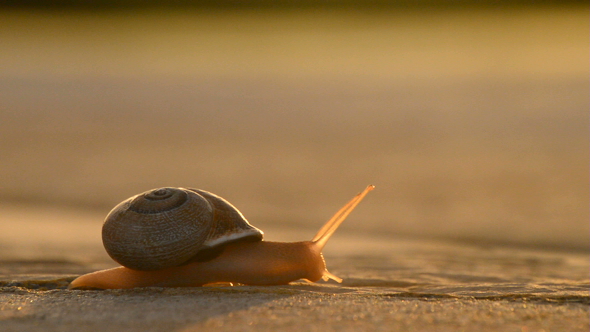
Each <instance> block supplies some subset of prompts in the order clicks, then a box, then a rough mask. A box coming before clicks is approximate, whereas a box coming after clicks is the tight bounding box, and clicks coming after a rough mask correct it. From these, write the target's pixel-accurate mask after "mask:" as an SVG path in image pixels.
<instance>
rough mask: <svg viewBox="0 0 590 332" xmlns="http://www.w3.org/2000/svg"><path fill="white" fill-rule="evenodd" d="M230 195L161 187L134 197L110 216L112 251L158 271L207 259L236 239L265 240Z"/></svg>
mask: <svg viewBox="0 0 590 332" xmlns="http://www.w3.org/2000/svg"><path fill="white" fill-rule="evenodd" d="M262 236H263V232H262V231H261V230H259V229H257V228H256V227H254V226H252V225H250V224H249V223H248V221H247V220H246V219H245V218H244V216H243V215H242V214H241V213H240V211H238V210H237V209H236V208H235V207H234V206H233V205H231V204H230V203H229V202H228V201H226V200H225V199H223V198H221V197H219V196H216V195H214V194H212V193H209V192H207V191H204V190H199V189H185V188H158V189H153V190H149V191H146V192H144V193H142V194H139V195H136V196H133V197H131V198H129V199H127V200H125V201H123V202H121V203H119V204H118V205H117V206H115V207H114V208H113V209H112V210H111V212H109V214H108V215H107V217H106V219H105V222H104V224H103V228H102V239H103V244H104V247H105V249H106V251H107V253H108V254H109V255H110V256H111V258H113V259H114V260H115V261H117V262H118V263H119V264H121V265H123V266H126V267H128V268H131V269H135V270H158V269H164V268H168V267H173V266H178V265H182V264H185V263H187V262H190V261H193V260H206V259H210V258H211V257H213V256H214V255H215V254H216V253H219V252H220V251H221V248H222V247H223V246H224V245H226V244H228V243H231V242H234V241H261V240H262Z"/></svg>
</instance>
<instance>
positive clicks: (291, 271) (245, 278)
mask: <svg viewBox="0 0 590 332" xmlns="http://www.w3.org/2000/svg"><path fill="white" fill-rule="evenodd" d="M374 188H375V187H374V186H372V185H370V186H367V188H366V189H365V190H364V191H362V192H361V193H359V194H357V195H356V196H355V197H354V198H353V199H352V200H351V201H349V202H348V203H347V204H345V205H344V206H343V207H342V208H341V209H340V210H339V211H338V212H336V214H335V215H334V216H332V218H330V219H329V220H328V221H327V222H326V224H324V225H323V226H322V227H321V228H320V230H319V231H318V233H317V234H316V235H315V236H314V237H313V238H312V240H311V241H303V242H271V241H263V232H262V231H261V230H259V229H258V228H256V227H254V226H252V225H250V224H249V223H248V221H247V220H246V219H245V218H244V216H243V215H242V214H241V213H240V211H238V210H237V209H236V208H235V207H234V206H233V205H231V204H230V203H229V202H228V201H226V200H225V199H223V198H221V197H219V196H217V195H214V194H212V193H209V192H207V191H204V190H198V189H185V188H159V189H154V190H150V191H147V192H145V193H142V194H139V195H136V196H133V197H131V198H129V199H127V200H125V201H123V202H121V203H120V204H118V205H117V206H115V207H114V208H113V210H111V212H109V214H108V215H107V217H106V219H105V222H104V224H103V229H102V236H103V244H104V246H105V249H106V251H107V253H108V254H109V255H110V256H111V258H113V259H114V260H115V261H117V262H118V263H120V264H121V265H123V266H121V267H116V268H112V269H108V270H102V271H97V272H93V273H89V274H85V275H82V276H80V277H78V278H76V279H75V280H74V281H72V283H71V284H70V286H69V288H70V289H113V288H135V287H195V286H203V285H208V284H216V283H225V284H233V283H236V284H244V285H285V284H288V283H290V282H292V281H295V280H300V279H303V280H306V281H308V282H316V281H319V280H320V279H323V280H325V281H328V280H329V279H332V280H335V281H337V282H342V279H340V278H339V277H337V276H335V275H333V274H332V273H330V272H328V270H327V269H326V263H325V261H324V258H323V256H322V249H323V248H324V246H325V245H326V242H327V241H328V239H329V238H330V236H332V234H333V233H334V232H335V231H336V229H337V228H338V226H340V224H341V223H342V222H343V221H344V219H346V217H347V216H348V215H349V214H350V213H351V212H352V210H353V209H354V208H355V207H356V206H357V204H358V203H359V202H360V201H361V200H362V199H363V198H364V197H365V195H367V193H368V192H369V191H371V190H373V189H374Z"/></svg>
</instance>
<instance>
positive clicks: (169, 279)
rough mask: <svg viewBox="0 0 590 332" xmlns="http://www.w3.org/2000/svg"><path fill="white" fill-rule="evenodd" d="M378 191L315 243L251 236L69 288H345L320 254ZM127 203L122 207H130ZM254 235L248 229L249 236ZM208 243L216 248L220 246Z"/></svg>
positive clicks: (343, 212) (105, 273)
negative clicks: (300, 283) (327, 284)
mask: <svg viewBox="0 0 590 332" xmlns="http://www.w3.org/2000/svg"><path fill="white" fill-rule="evenodd" d="M373 188H374V186H368V187H367V188H366V189H365V190H364V191H363V192H361V193H359V194H358V195H357V196H355V197H354V198H353V199H352V200H351V201H350V202H349V203H347V204H346V205H345V206H344V207H342V208H341V209H340V210H339V211H338V212H337V213H336V214H335V215H334V216H333V217H332V218H331V219H330V220H328V222H327V223H326V224H325V225H324V226H323V227H322V228H321V229H320V230H319V232H318V233H317V234H316V236H315V237H314V238H313V239H312V240H311V241H304V242H270V241H262V240H261V237H260V241H257V240H256V239H254V240H253V239H252V237H251V236H250V235H249V236H246V238H247V240H245V241H240V240H239V239H238V240H236V239H235V238H233V237H232V236H230V241H228V243H227V244H224V245H223V246H222V248H221V249H219V250H213V252H215V253H214V257H213V258H211V257H206V258H205V259H203V260H201V259H196V260H195V259H194V258H192V259H189V260H188V262H186V263H183V264H181V265H175V266H167V267H163V268H159V269H149V270H139V269H137V268H134V269H132V268H129V267H124V266H122V267H117V268H113V269H108V270H102V271H97V272H93V273H89V274H86V275H83V276H80V277H78V278H77V279H75V280H74V281H73V282H72V283H71V284H70V286H69V288H70V289H112V288H135V287H191V286H203V285H206V284H212V283H240V284H245V285H284V284H288V283H289V282H291V281H295V280H299V279H305V280H307V281H310V282H315V281H318V280H320V279H324V280H328V279H333V280H336V281H338V282H341V281H342V279H340V278H338V277H336V276H334V275H333V274H331V273H330V272H328V270H327V269H326V264H325V262H324V258H323V256H322V253H321V251H322V249H323V247H324V246H325V244H326V242H327V241H328V239H329V238H330V236H331V235H332V234H333V233H334V231H335V230H336V229H337V228H338V226H339V225H340V224H341V223H342V222H343V221H344V219H346V217H347V216H348V214H350V212H352V210H353V209H354V208H355V207H356V205H357V204H358V203H359V202H360V201H361V200H362V199H363V198H364V196H365V195H366V194H367V193H368V192H369V191H371V190H372V189H373ZM192 191H194V190H192ZM152 192H153V191H152ZM205 193H206V192H205ZM207 194H209V193H207ZM138 196H139V195H138ZM213 196H214V195H213ZM134 197H137V196H134ZM134 197H132V198H134ZM215 197H217V196H215ZM124 203H125V202H123V203H121V204H123V205H125V204H124ZM121 204H120V205H121ZM227 204H229V203H227ZM120 205H119V206H120ZM230 206H231V205H230ZM232 207H233V206H232ZM236 211H237V210H236ZM238 213H239V212H238ZM240 216H241V214H240ZM107 218H108V217H107ZM244 220H245V219H244ZM240 228H244V227H240ZM249 232H250V230H249V229H248V230H247V233H249ZM209 233H210V234H211V233H215V232H214V231H209ZM103 234H104V232H103ZM205 242H207V241H205ZM209 242H210V243H211V242H213V243H215V244H217V242H219V241H218V240H213V241H209ZM109 254H110V252H109ZM111 256H112V255H111Z"/></svg>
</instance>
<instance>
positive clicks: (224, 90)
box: [0, 0, 590, 250]
mask: <svg viewBox="0 0 590 332" xmlns="http://www.w3.org/2000/svg"><path fill="white" fill-rule="evenodd" d="M588 9H589V5H588V3H587V1H565V2H564V1H555V2H552V1H544V2H538V1H530V2H527V1H516V2H514V1H510V2H508V1H506V2H503V1H475V2H467V1H464V2H446V1H399V2H386V1H370V2H358V3H357V2H354V1H325V2H321V3H316V2H302V3H298V4H294V3H293V2H290V1H284V2H280V1H279V2H270V1H247V2H239V3H236V2H233V1H225V2H224V1H221V2H213V1H145V2H143V1H117V2H116V3H115V2H109V1H98V0H96V1H87V2H82V1H74V0H72V1H57V2H56V1H51V2H49V1H37V2H35V1H28V2H22V1H21V2H19V1H8V2H6V1H5V2H4V5H2V6H1V7H0V45H2V46H1V51H0V227H2V230H3V231H2V233H3V234H4V238H8V237H10V236H11V232H13V231H16V229H18V228H20V227H24V226H23V225H24V224H25V223H26V222H27V221H28V222H33V223H34V224H35V225H36V226H35V227H36V228H35V229H37V232H41V233H45V232H46V229H53V230H54V231H56V232H57V233H60V232H62V231H65V229H61V228H60V227H63V224H62V223H60V224H58V223H57V222H58V221H59V220H60V219H64V218H65V219H67V218H69V220H70V221H68V222H71V223H72V224H70V226H68V227H67V228H71V227H74V226H73V223H75V222H76V220H77V219H78V218H82V217H79V215H77V214H75V213H74V214H72V213H73V212H72V211H77V212H76V213H78V212H80V211H83V212H82V213H85V212H84V211H88V213H91V214H90V215H92V216H93V217H92V218H91V219H93V220H92V221H91V222H92V223H94V224H96V225H99V226H100V223H101V222H102V218H103V217H104V216H105V215H106V214H107V212H108V211H109V210H110V209H111V208H112V207H113V206H115V205H116V204H117V203H119V202H120V201H122V200H124V199H126V198H127V197H129V196H132V195H135V194H138V193H140V192H143V191H146V190H148V189H152V188H155V187H162V186H182V187H196V188H201V189H205V190H208V191H211V192H214V193H216V194H218V195H220V196H222V197H224V198H226V199H228V200H229V201H230V202H232V203H233V204H234V205H236V206H237V207H238V208H239V209H240V210H241V211H242V212H243V213H244V215H245V216H246V217H247V218H248V219H249V221H250V222H251V223H252V224H254V225H256V226H258V227H260V228H262V229H267V228H269V227H270V228H271V229H272V228H273V227H274V228H282V229H299V230H305V231H306V232H308V233H309V237H311V236H312V235H313V233H314V232H315V230H316V229H317V228H319V226H320V225H321V224H322V223H323V222H324V221H325V220H326V219H328V218H329V217H330V216H331V215H332V214H333V213H334V212H335V211H336V210H337V209H338V208H340V206H341V205H343V204H344V203H345V202H346V201H347V200H349V199H350V198H351V197H352V196H353V195H354V194H356V193H357V192H359V191H360V190H362V189H363V188H364V187H365V186H366V185H367V184H374V185H376V187H377V189H376V190H375V191H373V192H372V193H371V194H370V195H369V196H368V197H367V198H366V200H365V201H364V202H363V203H362V204H361V205H360V206H359V207H358V208H357V210H356V211H355V212H354V213H353V214H352V215H351V219H350V220H349V221H348V222H347V223H345V224H344V225H343V226H342V229H343V230H342V232H346V231H348V232H353V231H354V232H357V233H359V234H360V233H363V234H367V235H369V236H370V235H371V234H373V235H375V236H377V235H378V236H380V237H391V239H392V241H394V240H395V239H396V238H402V237H426V238H443V239H453V240H459V241H466V242H470V243H482V244H483V243H498V244H512V245H524V246H536V247H543V248H561V249H573V250H587V249H588V248H590V237H589V233H590V230H589V229H590V227H589V206H588V205H589V204H588V202H589V198H590V194H589V175H588V170H589V168H588V166H589V135H588V131H589V118H588V110H589V88H590V86H589V73H590V68H589V63H588V57H589V44H588V40H589V30H588V23H589V15H588V14H589V10H588ZM31 211H34V213H32V212H31ZM84 215H85V216H87V215H86V214H84ZM62 216H63V218H62ZM94 216H96V217H94ZM62 221H63V220H62ZM55 225H60V226H59V227H57V226H55ZM56 227H57V229H56ZM39 230H40V231H39ZM13 234H16V233H13ZM46 234H47V233H46ZM97 235H98V234H97ZM292 240H301V239H299V238H297V239H292ZM80 241H83V240H80Z"/></svg>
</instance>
